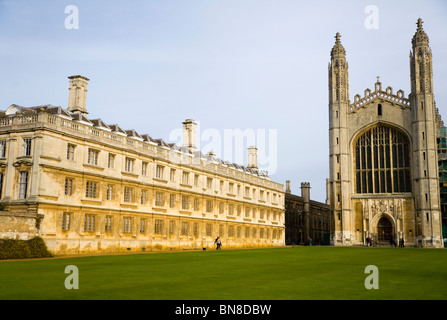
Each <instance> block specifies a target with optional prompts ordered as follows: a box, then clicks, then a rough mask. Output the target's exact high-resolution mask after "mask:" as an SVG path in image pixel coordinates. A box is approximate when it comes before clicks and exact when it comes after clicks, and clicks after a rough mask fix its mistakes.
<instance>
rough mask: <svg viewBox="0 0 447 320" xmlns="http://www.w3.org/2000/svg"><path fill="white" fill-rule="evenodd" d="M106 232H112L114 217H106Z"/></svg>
mask: <svg viewBox="0 0 447 320" xmlns="http://www.w3.org/2000/svg"><path fill="white" fill-rule="evenodd" d="M104 231H105V232H112V216H106V220H105V227H104Z"/></svg>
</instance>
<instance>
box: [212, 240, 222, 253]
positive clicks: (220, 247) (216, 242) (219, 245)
mask: <svg viewBox="0 0 447 320" xmlns="http://www.w3.org/2000/svg"><path fill="white" fill-rule="evenodd" d="M214 243H215V244H216V250H222V239H220V237H217V238H216V240H215V241H214Z"/></svg>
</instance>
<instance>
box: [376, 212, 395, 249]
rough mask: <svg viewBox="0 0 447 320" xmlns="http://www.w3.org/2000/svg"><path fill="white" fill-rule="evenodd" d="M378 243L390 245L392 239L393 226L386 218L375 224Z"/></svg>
mask: <svg viewBox="0 0 447 320" xmlns="http://www.w3.org/2000/svg"><path fill="white" fill-rule="evenodd" d="M377 237H378V241H379V242H382V243H387V244H389V243H390V240H391V239H392V238H393V226H392V224H391V221H390V220H389V219H388V218H385V217H382V218H381V219H380V220H379V223H377Z"/></svg>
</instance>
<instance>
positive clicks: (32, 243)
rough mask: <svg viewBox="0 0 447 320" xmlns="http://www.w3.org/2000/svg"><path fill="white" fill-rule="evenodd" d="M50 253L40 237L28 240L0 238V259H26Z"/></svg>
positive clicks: (43, 256)
mask: <svg viewBox="0 0 447 320" xmlns="http://www.w3.org/2000/svg"><path fill="white" fill-rule="evenodd" d="M51 256H52V254H51V253H50V252H49V251H48V248H47V246H46V244H45V242H44V241H43V239H42V238H40V237H35V238H33V239H30V240H13V239H3V240H0V260H4V259H27V258H47V257H51Z"/></svg>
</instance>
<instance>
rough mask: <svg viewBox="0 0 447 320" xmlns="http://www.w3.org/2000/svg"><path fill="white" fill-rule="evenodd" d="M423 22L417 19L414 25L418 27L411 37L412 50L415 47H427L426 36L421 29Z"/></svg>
mask: <svg viewBox="0 0 447 320" xmlns="http://www.w3.org/2000/svg"><path fill="white" fill-rule="evenodd" d="M423 23H424V21H422V19H421V18H419V19H418V21H417V22H416V25H417V26H418V28H417V30H416V33H415V34H414V36H413V40H412V41H411V42H412V44H413V48H414V47H417V46H424V45H425V46H428V42H429V40H428V36H427V34H426V33H425V31H424V29H423V28H422V24H423Z"/></svg>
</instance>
